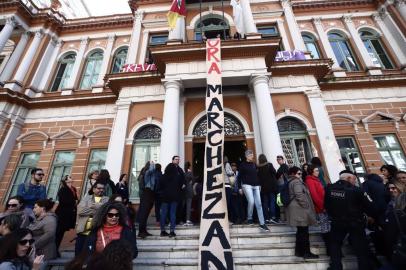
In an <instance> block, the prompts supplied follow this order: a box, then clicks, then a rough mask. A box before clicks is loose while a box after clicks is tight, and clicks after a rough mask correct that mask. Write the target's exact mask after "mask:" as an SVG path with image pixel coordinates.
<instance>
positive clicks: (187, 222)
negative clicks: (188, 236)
mask: <svg viewBox="0 0 406 270" xmlns="http://www.w3.org/2000/svg"><path fill="white" fill-rule="evenodd" d="M185 226H193V222H192V221H190V220H188V221H186V223H185Z"/></svg>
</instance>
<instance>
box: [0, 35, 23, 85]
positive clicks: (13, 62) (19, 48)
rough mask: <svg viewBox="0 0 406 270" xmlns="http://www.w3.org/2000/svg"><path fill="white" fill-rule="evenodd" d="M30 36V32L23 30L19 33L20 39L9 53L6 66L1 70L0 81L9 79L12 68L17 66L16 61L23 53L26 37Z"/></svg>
mask: <svg viewBox="0 0 406 270" xmlns="http://www.w3.org/2000/svg"><path fill="white" fill-rule="evenodd" d="M29 38H30V32H25V33H23V34H22V35H21V38H20V41H19V42H18V44H17V46H16V47H15V49H14V51H13V53H12V54H11V57H10V59H9V60H8V62H7V64H6V66H5V67H4V69H3V72H2V73H1V75H0V83H4V82H5V81H8V80H10V78H11V75H12V74H13V71H14V69H15V68H16V66H17V63H18V61H19V60H20V58H21V55H22V54H23V52H24V50H25V47H26V46H27V43H28V39H29Z"/></svg>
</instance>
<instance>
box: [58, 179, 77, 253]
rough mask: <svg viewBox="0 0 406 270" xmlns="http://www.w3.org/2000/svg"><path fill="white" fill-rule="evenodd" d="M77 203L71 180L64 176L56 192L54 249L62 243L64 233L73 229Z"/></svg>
mask: <svg viewBox="0 0 406 270" xmlns="http://www.w3.org/2000/svg"><path fill="white" fill-rule="evenodd" d="M77 203H78V194H77V191H76V188H75V187H74V186H73V179H72V177H71V176H69V175H65V176H64V177H63V179H62V181H61V188H60V189H59V191H58V206H57V208H56V210H55V214H56V215H57V217H58V226H57V229H56V236H55V238H56V239H55V241H56V248H57V249H58V248H59V245H60V244H61V242H62V239H63V235H64V234H65V232H66V231H69V230H70V229H74V228H75V225H76V206H77Z"/></svg>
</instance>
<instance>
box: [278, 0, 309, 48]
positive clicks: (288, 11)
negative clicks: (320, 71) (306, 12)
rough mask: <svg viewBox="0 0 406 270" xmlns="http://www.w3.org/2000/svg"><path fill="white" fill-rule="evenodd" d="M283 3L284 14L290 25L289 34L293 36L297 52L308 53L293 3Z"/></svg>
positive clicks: (286, 1)
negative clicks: (294, 12)
mask: <svg viewBox="0 0 406 270" xmlns="http://www.w3.org/2000/svg"><path fill="white" fill-rule="evenodd" d="M281 2H282V8H283V13H284V14H285V18H286V22H287V23H288V28H289V32H290V34H291V37H292V41H293V45H294V46H295V50H299V51H304V52H305V51H307V49H306V46H305V44H304V41H303V38H302V35H301V33H300V30H299V26H298V25H297V22H296V19H295V15H294V14H293V10H292V3H291V2H290V0H281Z"/></svg>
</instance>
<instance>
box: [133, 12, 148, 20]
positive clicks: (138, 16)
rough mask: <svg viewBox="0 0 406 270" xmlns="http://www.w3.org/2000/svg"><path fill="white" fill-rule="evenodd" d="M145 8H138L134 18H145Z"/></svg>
mask: <svg viewBox="0 0 406 270" xmlns="http://www.w3.org/2000/svg"><path fill="white" fill-rule="evenodd" d="M144 13H145V12H144V10H137V11H135V12H134V20H142V19H143V18H144Z"/></svg>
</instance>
